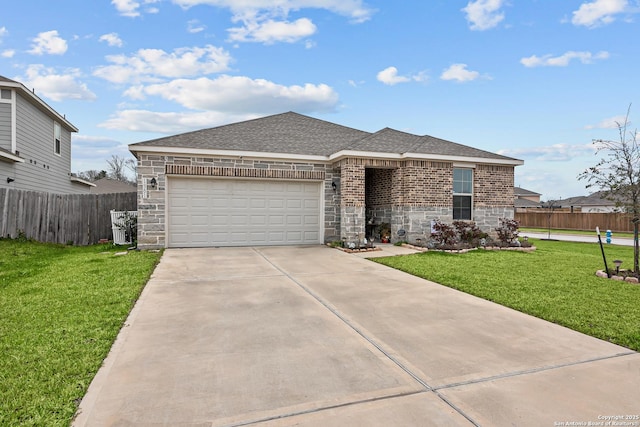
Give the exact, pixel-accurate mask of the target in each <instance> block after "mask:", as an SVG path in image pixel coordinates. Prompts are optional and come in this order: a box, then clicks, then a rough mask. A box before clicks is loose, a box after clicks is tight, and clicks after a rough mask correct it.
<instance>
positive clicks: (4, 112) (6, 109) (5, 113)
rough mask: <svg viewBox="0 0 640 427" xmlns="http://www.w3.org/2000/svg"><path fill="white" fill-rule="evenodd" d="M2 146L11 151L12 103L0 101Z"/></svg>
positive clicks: (0, 138) (0, 140)
mask: <svg viewBox="0 0 640 427" xmlns="http://www.w3.org/2000/svg"><path fill="white" fill-rule="evenodd" d="M0 148H4V149H5V150H8V151H11V104H7V103H4V102H0Z"/></svg>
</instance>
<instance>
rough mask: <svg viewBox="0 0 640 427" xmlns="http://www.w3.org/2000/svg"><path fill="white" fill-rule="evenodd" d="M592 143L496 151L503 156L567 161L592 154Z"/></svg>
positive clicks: (593, 150)
mask: <svg viewBox="0 0 640 427" xmlns="http://www.w3.org/2000/svg"><path fill="white" fill-rule="evenodd" d="M594 152H595V149H594V146H593V144H554V145H548V146H546V147H527V148H515V149H506V150H500V151H498V154H501V155H503V156H509V157H515V158H522V159H525V160H526V159H533V160H540V161H545V162H569V161H572V160H574V159H575V158H576V157H579V156H586V155H593V153H594Z"/></svg>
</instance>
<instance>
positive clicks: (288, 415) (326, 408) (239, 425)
mask: <svg viewBox="0 0 640 427" xmlns="http://www.w3.org/2000/svg"><path fill="white" fill-rule="evenodd" d="M429 391H430V390H418V391H410V392H407V393H398V394H392V395H387V396H380V397H372V398H370V399H361V400H354V401H351V402H345V403H340V404H337V405H329V406H323V407H320V408H313V409H308V410H303V411H295V412H290V413H286V414H279V415H274V416H272V417H264V418H260V419H255V420H247V421H241V422H239V423H233V424H227V425H226V426H225V427H242V426H249V425H252V424H260V423H265V422H268V421H274V420H282V419H285V418H291V417H296V416H300V415H309V414H315V413H318V412H322V411H330V410H332V409H339V408H346V407H349V406H354V405H361V404H364V403H372V402H380V401H383V400H389V399H396V398H399V397H407V396H414V395H416V394H422V393H428V392H429Z"/></svg>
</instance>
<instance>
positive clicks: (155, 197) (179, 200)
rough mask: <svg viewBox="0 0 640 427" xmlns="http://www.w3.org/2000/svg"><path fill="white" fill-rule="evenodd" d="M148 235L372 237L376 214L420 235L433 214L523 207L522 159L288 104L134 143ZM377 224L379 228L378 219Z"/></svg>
mask: <svg viewBox="0 0 640 427" xmlns="http://www.w3.org/2000/svg"><path fill="white" fill-rule="evenodd" d="M129 149H130V151H131V152H132V153H133V154H134V155H135V156H136V158H137V159H138V246H139V247H141V248H144V249H151V248H157V247H200V246H204V247H206V246H251V245H283V244H317V243H323V242H330V241H334V240H343V241H346V242H347V243H351V242H354V243H355V242H362V241H363V239H364V238H365V236H366V235H367V230H368V228H370V227H367V224H368V223H373V224H381V223H389V224H390V226H391V232H392V237H393V240H394V241H397V240H408V241H414V240H415V238H416V237H423V238H424V235H425V233H429V232H430V230H431V221H432V220H434V219H440V220H442V221H445V222H451V221H453V220H455V219H461V220H473V221H475V222H476V223H477V224H478V225H479V226H480V227H481V228H483V229H485V230H487V231H492V230H493V229H494V228H495V227H496V226H497V225H498V223H499V219H500V218H503V217H506V218H513V214H514V208H513V182H514V168H515V166H518V165H522V164H523V162H522V161H521V160H517V159H513V158H510V157H505V156H501V155H497V154H493V153H489V152H487V151H483V150H479V149H476V148H472V147H468V146H464V145H460V144H456V143H453V142H449V141H445V140H442V139H438V138H434V137H431V136H418V135H412V134H409V133H405V132H400V131H397V130H393V129H389V128H385V129H382V130H380V131H378V132H375V133H369V132H364V131H361V130H356V129H352V128H348V127H344V126H340V125H337V124H334V123H330V122H326V121H323V120H318V119H314V118H311V117H307V116H303V115H300V114H297V113H293V112H289V113H284V114H277V115H273V116H268V117H264V118H260V119H255V120H249V121H245V122H240V123H235V124H230V125H226V126H220V127H216V128H211V129H204V130H200V131H195V132H189V133H184V134H180V135H175V136H169V137H165V138H160V139H155V140H151V141H145V142H140V143H136V144H131V145H130V146H129ZM369 233H371V231H369Z"/></svg>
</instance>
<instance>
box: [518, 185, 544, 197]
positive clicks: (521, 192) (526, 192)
mask: <svg viewBox="0 0 640 427" xmlns="http://www.w3.org/2000/svg"><path fill="white" fill-rule="evenodd" d="M513 194H514V195H515V196H540V193H536V192H535V191H531V190H527V189H526V188H522V187H513Z"/></svg>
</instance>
